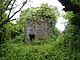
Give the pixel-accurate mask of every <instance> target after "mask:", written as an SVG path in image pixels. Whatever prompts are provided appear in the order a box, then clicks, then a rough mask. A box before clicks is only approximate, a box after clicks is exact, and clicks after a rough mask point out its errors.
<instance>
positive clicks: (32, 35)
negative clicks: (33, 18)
mask: <svg viewBox="0 0 80 60" xmlns="http://www.w3.org/2000/svg"><path fill="white" fill-rule="evenodd" d="M29 39H30V40H31V42H32V41H33V40H34V39H35V35H34V34H30V35H29Z"/></svg>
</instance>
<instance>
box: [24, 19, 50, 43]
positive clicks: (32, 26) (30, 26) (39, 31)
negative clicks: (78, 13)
mask: <svg viewBox="0 0 80 60" xmlns="http://www.w3.org/2000/svg"><path fill="white" fill-rule="evenodd" d="M24 34H25V42H28V41H32V40H34V39H44V38H46V37H47V36H49V35H50V34H52V29H51V28H50V24H49V23H48V22H47V21H46V20H43V19H40V20H39V21H38V22H37V21H35V20H27V22H26V24H25V27H24Z"/></svg>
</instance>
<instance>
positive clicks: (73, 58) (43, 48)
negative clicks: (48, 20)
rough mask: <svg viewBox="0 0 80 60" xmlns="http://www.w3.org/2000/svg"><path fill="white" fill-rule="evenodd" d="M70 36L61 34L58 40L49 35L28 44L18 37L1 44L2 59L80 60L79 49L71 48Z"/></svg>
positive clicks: (0, 57) (0, 54)
mask: <svg viewBox="0 0 80 60" xmlns="http://www.w3.org/2000/svg"><path fill="white" fill-rule="evenodd" d="M65 37H68V38H67V41H66V38H65ZM70 37H71V36H69V35H61V36H59V37H58V38H57V39H56V40H54V39H53V38H51V37H48V38H46V39H44V40H34V41H33V42H30V43H28V44H26V43H24V42H22V40H19V39H22V38H20V37H17V39H16V40H9V41H5V43H3V44H1V45H0V46H1V49H0V60H80V57H79V56H80V53H79V51H77V50H76V49H75V48H74V49H72V48H71V42H70V41H69V40H68V39H70Z"/></svg>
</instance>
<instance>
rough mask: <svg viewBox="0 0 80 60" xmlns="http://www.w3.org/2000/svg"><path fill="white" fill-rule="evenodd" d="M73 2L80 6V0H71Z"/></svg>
mask: <svg viewBox="0 0 80 60" xmlns="http://www.w3.org/2000/svg"><path fill="white" fill-rule="evenodd" d="M70 1H71V2H72V3H73V4H75V5H78V6H80V0H70Z"/></svg>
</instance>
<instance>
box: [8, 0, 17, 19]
mask: <svg viewBox="0 0 80 60" xmlns="http://www.w3.org/2000/svg"><path fill="white" fill-rule="evenodd" d="M15 2H16V0H14V2H13V4H12V6H11V8H10V10H9V14H8V18H9V16H10V13H11V11H12V8H13V5H14V3H15Z"/></svg>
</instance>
